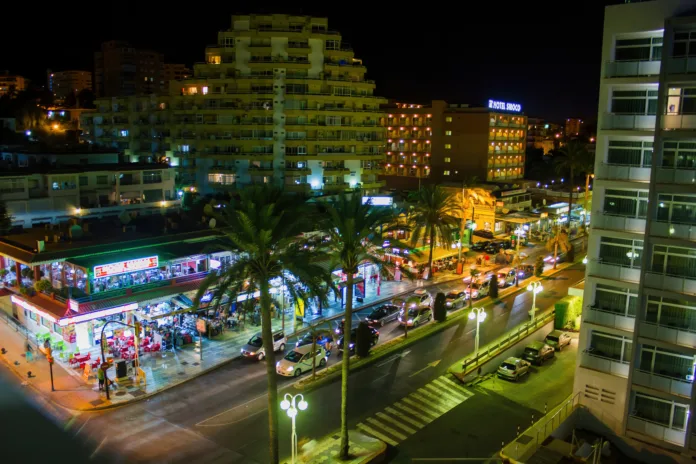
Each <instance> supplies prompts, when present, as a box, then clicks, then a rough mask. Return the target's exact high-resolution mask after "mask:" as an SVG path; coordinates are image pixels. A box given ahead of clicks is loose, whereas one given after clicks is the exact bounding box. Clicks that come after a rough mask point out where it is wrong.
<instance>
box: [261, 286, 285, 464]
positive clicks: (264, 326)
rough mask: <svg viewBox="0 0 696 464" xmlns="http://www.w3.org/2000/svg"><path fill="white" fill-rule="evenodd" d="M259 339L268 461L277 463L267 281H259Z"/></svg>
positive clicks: (276, 387) (276, 393)
mask: <svg viewBox="0 0 696 464" xmlns="http://www.w3.org/2000/svg"><path fill="white" fill-rule="evenodd" d="M260 290H261V338H262V339H263V350H264V352H265V353H264V354H265V356H266V381H267V383H268V439H269V444H268V445H269V458H270V459H269V461H268V462H270V463H272V464H277V463H278V462H279V460H280V459H279V456H278V384H277V379H278V378H277V377H276V372H275V353H274V352H273V330H272V328H271V294H270V292H269V286H268V279H263V280H262V281H261V288H260Z"/></svg>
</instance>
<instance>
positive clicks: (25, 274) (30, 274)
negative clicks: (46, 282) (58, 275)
mask: <svg viewBox="0 0 696 464" xmlns="http://www.w3.org/2000/svg"><path fill="white" fill-rule="evenodd" d="M21 274H22V277H24V278H25V279H31V278H32V277H34V271H33V270H32V269H31V268H28V267H25V268H22V272H21Z"/></svg>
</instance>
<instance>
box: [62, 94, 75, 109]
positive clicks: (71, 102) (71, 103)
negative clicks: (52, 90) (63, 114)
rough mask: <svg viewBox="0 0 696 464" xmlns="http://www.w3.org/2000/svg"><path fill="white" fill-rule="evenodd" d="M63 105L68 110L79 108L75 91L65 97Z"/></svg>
mask: <svg viewBox="0 0 696 464" xmlns="http://www.w3.org/2000/svg"><path fill="white" fill-rule="evenodd" d="M63 105H64V106H66V107H68V108H75V107H76V106H77V95H76V94H75V91H74V90H73V91H72V92H70V93H69V94H68V96H67V97H65V101H64V102H63Z"/></svg>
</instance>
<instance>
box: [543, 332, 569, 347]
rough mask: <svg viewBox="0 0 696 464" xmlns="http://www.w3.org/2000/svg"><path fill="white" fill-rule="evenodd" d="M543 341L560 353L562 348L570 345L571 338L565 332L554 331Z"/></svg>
mask: <svg viewBox="0 0 696 464" xmlns="http://www.w3.org/2000/svg"><path fill="white" fill-rule="evenodd" d="M544 341H545V342H546V344H547V345H549V346H550V347H552V348H553V349H555V350H556V351H561V350H562V349H563V347H564V346H569V345H570V341H571V338H570V335H568V334H567V333H565V332H562V331H560V330H554V331H553V332H551V333H550V334H548V335H547V336H546V338H545V339H544Z"/></svg>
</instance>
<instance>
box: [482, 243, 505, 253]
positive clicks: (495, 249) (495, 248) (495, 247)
mask: <svg viewBox="0 0 696 464" xmlns="http://www.w3.org/2000/svg"><path fill="white" fill-rule="evenodd" d="M500 250H503V247H501V246H500V244H499V243H490V244H489V245H488V246H487V247H486V248H484V249H483V251H484V252H485V253H488V254H489V255H497V254H498V253H500Z"/></svg>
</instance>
